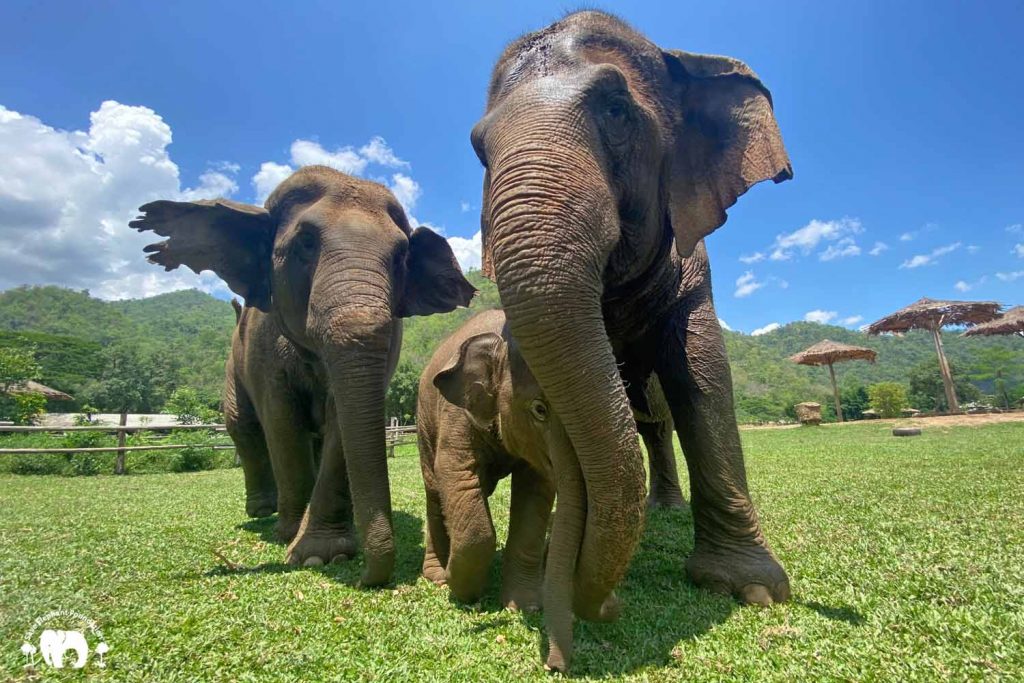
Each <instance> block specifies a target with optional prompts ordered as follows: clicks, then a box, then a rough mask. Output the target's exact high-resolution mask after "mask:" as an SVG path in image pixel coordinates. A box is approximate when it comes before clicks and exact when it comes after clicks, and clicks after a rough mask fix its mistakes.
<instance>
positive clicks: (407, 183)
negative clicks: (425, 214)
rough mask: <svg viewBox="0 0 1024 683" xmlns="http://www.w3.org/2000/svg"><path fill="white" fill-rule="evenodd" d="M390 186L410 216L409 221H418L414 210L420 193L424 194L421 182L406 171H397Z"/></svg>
mask: <svg viewBox="0 0 1024 683" xmlns="http://www.w3.org/2000/svg"><path fill="white" fill-rule="evenodd" d="M388 187H389V188H390V189H391V193H392V194H393V195H395V199H397V200H398V203H399V204H401V205H402V208H403V209H405V213H406V215H407V216H408V217H409V222H410V223H415V222H416V221H415V219H414V218H413V216H412V210H413V209H414V208H416V202H417V201H418V200H419V198H420V195H422V194H423V190H421V189H420V184H419V183H417V182H416V181H415V180H413V179H412V178H410V177H409V176H407V175H405V174H404V173H396V174H394V175H393V176H391V182H390V183H388ZM413 227H415V226H413Z"/></svg>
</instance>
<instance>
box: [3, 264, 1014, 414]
mask: <svg viewBox="0 0 1024 683" xmlns="http://www.w3.org/2000/svg"><path fill="white" fill-rule="evenodd" d="M468 277H469V279H470V281H471V282H473V284H474V285H475V286H476V287H477V289H479V290H480V291H479V294H477V296H476V298H475V299H474V301H473V304H472V306H471V307H470V309H468V310H467V309H462V310H458V311H453V312H451V313H448V314H446V315H435V316H429V317H415V318H410V319H408V320H406V321H405V333H404V338H403V348H402V359H401V363H400V365H399V369H398V372H397V373H396V376H395V379H394V381H393V383H392V389H391V392H390V393H389V401H388V405H389V413H391V414H396V415H401V416H403V417H411V415H410V414H411V413H412V411H413V410H414V408H413V406H414V405H415V388H416V384H417V382H418V379H419V374H420V371H421V370H422V368H423V366H424V365H425V364H426V362H427V360H428V359H429V358H430V355H431V354H432V353H433V351H434V349H435V348H436V347H437V344H438V343H439V342H440V340H442V339H443V338H444V337H446V336H447V335H448V334H450V333H451V332H452V331H454V330H455V329H456V328H457V327H458V326H459V325H461V324H462V322H463V321H464V320H466V319H467V318H469V317H470V316H471V315H473V313H475V312H476V311H479V310H483V309H487V308H496V307H498V306H499V305H500V304H499V300H498V294H497V290H496V288H495V286H494V285H493V284H492V283H491V282H489V281H487V280H486V279H485V278H483V276H482V275H481V274H480V273H479V272H478V271H477V272H471V273H470V274H469V276H468ZM234 324H235V318H234V313H233V311H232V310H231V306H230V305H229V304H228V303H227V302H226V301H221V300H219V299H215V298H213V297H211V296H209V295H207V294H204V293H202V292H199V291H195V290H190V291H181V292H173V293H170V294H163V295H160V296H155V297H152V298H149V299H136V300H128V301H114V302H107V301H101V300H98V299H94V298H92V297H90V296H89V295H88V293H87V292H75V291H71V290H67V289H62V288H59V287H22V288H17V289H12V290H8V291H6V292H0V346H6V345H12V344H25V343H27V344H31V345H32V346H34V347H35V349H36V356H37V359H38V360H39V362H40V364H41V365H42V367H43V377H42V382H43V383H44V384H48V385H50V386H53V387H54V388H57V389H61V390H62V391H66V392H68V393H70V394H72V395H77V392H79V391H81V390H82V389H83V387H85V385H86V384H87V383H88V382H89V380H90V379H92V378H95V377H97V376H98V374H99V373H100V372H101V371H102V367H103V362H104V361H103V358H104V355H103V354H104V350H105V349H109V348H110V347H117V346H130V347H133V348H135V349H136V350H137V351H138V352H139V353H140V354H141V355H142V356H143V357H144V358H146V359H147V360H148V362H150V363H151V364H152V365H153V366H154V367H155V368H156V369H155V371H154V378H155V379H154V381H155V382H159V383H160V386H159V387H156V389H155V391H154V396H156V397H164V398H165V397H166V396H168V395H169V394H170V392H171V391H173V389H175V388H177V387H179V386H189V387H194V388H196V389H197V390H198V391H199V392H200V394H201V395H205V396H207V397H208V398H209V400H210V401H211V402H215V401H216V397H217V396H218V395H219V393H220V387H221V384H222V381H223V371H224V360H225V358H226V357H227V351H228V345H229V343H230V339H231V330H232V328H233V327H234ZM725 338H726V345H727V347H728V350H729V359H730V361H731V363H732V373H733V384H734V386H735V389H736V395H737V413H738V414H739V417H740V419H741V420H743V421H757V420H774V419H779V418H782V417H784V416H786V415H791V414H792V413H791V411H792V405H793V404H794V403H797V402H800V401H806V400H816V401H820V402H821V403H823V404H824V405H825V406H826V407H827V406H829V405H830V403H831V398H830V397H831V389H830V385H829V381H828V372H827V370H826V369H824V368H808V367H804V366H799V365H795V364H793V363H791V362H789V361H788V360H787V358H788V357H789V356H790V355H792V354H794V353H796V352H798V351H801V350H803V349H804V348H806V347H808V346H810V345H811V344H814V343H815V342H818V341H821V340H822V339H826V338H827V339H832V340H833V341H838V342H844V343H849V344H857V345H860V346H868V347H870V348H873V349H875V350H877V351H878V362H877V363H875V364H870V363H863V362H852V363H843V364H841V365H838V366H836V371H837V374H838V376H839V381H840V384H841V386H842V387H843V391H844V394H847V395H849V396H850V400H851V401H856V400H857V398H856V396H857V395H858V392H859V395H861V396H863V395H864V392H863V391H862V388H863V387H865V386H867V385H870V384H873V383H876V382H882V381H895V382H900V383H903V384H908V385H910V384H912V382H911V379H912V376H916V377H918V378H920V377H924V378H925V379H929V378H931V377H932V373H930V371H928V369H927V368H928V365H929V364H934V363H935V349H934V346H933V344H932V338H931V336H930V335H929V334H926V333H919V332H914V333H911V334H908V335H906V336H905V337H868V336H867V335H865V334H863V333H860V332H856V331H853V330H848V329H845V328H842V327H834V326H827V325H819V324H817V323H806V322H797V323H791V324H789V325H786V326H784V327H782V328H780V329H778V330H776V331H774V332H770V333H768V334H764V335H761V336H757V337H752V336H749V335H744V334H740V333H736V332H726V333H725ZM943 339H944V343H945V348H946V352H947V354H948V356H949V359H950V361H951V363H952V365H953V366H954V370H955V371H956V372H958V373H959V374H960V375H961V377H963V378H964V380H965V383H966V380H967V379H969V380H970V382H971V383H972V384H973V385H974V386H975V387H977V390H979V392H980V393H984V394H993V393H997V391H999V390H1004V389H1005V390H1006V391H1008V393H1009V395H1010V397H1011V398H1014V397H1017V396H1019V395H1021V394H1022V393H1024V342H1022V340H1021V339H1019V338H1015V337H989V338H967V339H965V338H961V337H959V336H958V335H957V334H956V333H955V332H950V333H947V334H945V335H944V337H943ZM936 367H937V366H936ZM915 373H916V374H915ZM934 376H935V380H936V381H937V370H936V372H935V373H934ZM920 383H921V382H920V381H918V384H920ZM934 384H935V383H934V382H933V383H932V386H931V388H929V389H923V390H921V391H924V393H927V392H928V391H933V392H934V391H935V389H934ZM911 388H913V387H911ZM919 389H920V387H919ZM154 400H158V399H154ZM919 401H920V402H921V403H927V402H928V397H927V396H924V397H920V398H919ZM68 407H69V408H71V407H73V406H68ZM921 407H924V408H926V409H927V408H930V407H931V406H928V405H923V406H921Z"/></svg>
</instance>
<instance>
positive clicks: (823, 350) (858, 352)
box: [789, 339, 878, 365]
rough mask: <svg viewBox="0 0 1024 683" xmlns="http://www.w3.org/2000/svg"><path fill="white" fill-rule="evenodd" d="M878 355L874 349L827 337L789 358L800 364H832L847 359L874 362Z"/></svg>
mask: <svg viewBox="0 0 1024 683" xmlns="http://www.w3.org/2000/svg"><path fill="white" fill-rule="evenodd" d="M877 356H878V353H877V352H876V351H875V350H874V349H868V348H865V347H863V346H851V345H849V344H840V343H839V342H834V341H831V340H829V339H826V340H824V341H820V342H818V343H817V344H815V345H814V346H809V347H807V348H806V349H804V350H803V351H801V352H800V353H796V354H793V355H792V356H790V357H789V359H790V360H791V361H793V362H794V363H799V364H800V365H831V364H832V363H840V362H842V361H847V360H866V361H869V362H871V363H874V362H875V358H876V357H877Z"/></svg>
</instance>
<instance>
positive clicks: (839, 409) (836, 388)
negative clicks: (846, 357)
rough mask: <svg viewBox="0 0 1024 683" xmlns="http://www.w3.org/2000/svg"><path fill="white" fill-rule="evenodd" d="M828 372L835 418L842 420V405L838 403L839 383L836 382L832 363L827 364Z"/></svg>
mask: <svg viewBox="0 0 1024 683" xmlns="http://www.w3.org/2000/svg"><path fill="white" fill-rule="evenodd" d="M828 374H829V376H830V377H831V378H832V396H833V397H834V398H835V400H836V420H838V421H839V422H842V421H843V407H842V406H841V405H839V385H837V384H836V370H835V368H833V367H832V364H831V363H829V364H828Z"/></svg>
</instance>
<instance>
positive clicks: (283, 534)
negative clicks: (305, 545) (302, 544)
mask: <svg viewBox="0 0 1024 683" xmlns="http://www.w3.org/2000/svg"><path fill="white" fill-rule="evenodd" d="M300 526H302V518H301V517H285V516H283V515H278V518H277V526H276V527H275V528H274V536H275V537H276V538H277V540H278V542H280V543H291V542H292V540H293V539H294V538H295V535H296V534H297V533H299V527H300Z"/></svg>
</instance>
